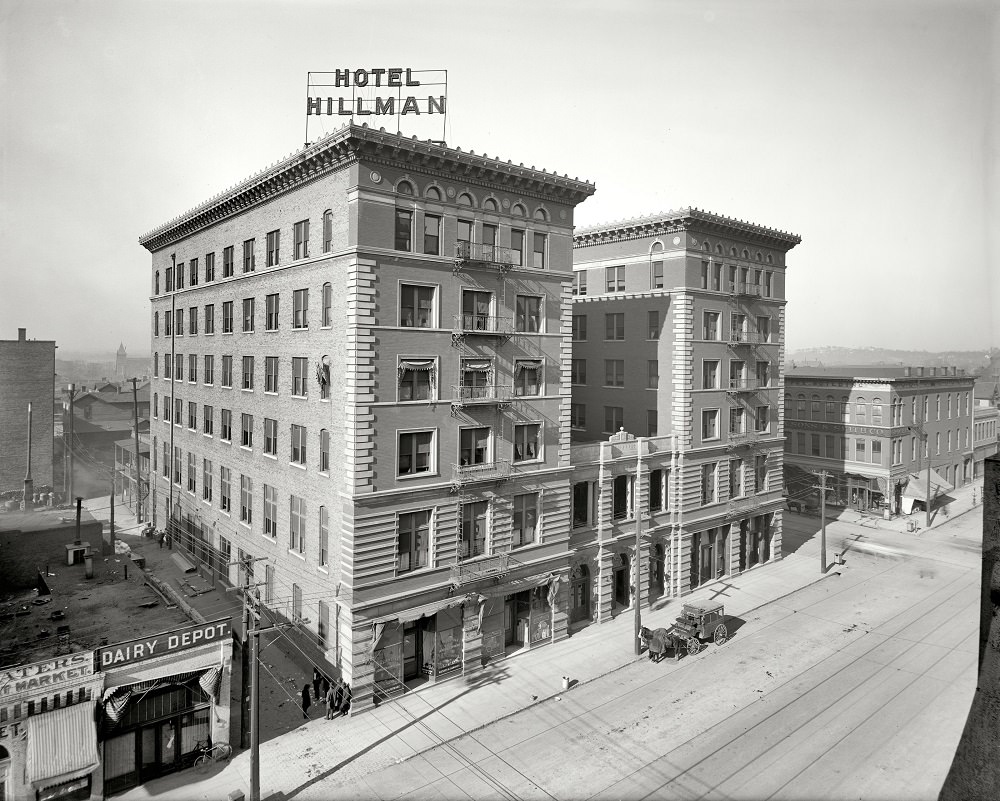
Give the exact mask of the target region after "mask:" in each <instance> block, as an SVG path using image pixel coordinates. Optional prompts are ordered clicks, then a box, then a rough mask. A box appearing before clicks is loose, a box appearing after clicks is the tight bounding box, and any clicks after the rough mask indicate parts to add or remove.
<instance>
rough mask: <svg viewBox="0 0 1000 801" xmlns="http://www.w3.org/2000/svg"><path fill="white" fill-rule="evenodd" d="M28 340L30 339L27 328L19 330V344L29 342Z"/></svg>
mask: <svg viewBox="0 0 1000 801" xmlns="http://www.w3.org/2000/svg"><path fill="white" fill-rule="evenodd" d="M27 339H28V329H27V328H18V329H17V341H18V342H25V341H27Z"/></svg>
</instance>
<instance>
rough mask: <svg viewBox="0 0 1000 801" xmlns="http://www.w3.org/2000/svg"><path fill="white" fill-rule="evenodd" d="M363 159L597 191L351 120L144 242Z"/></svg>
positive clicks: (521, 185)
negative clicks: (352, 122)
mask: <svg viewBox="0 0 1000 801" xmlns="http://www.w3.org/2000/svg"><path fill="white" fill-rule="evenodd" d="M362 160H363V161H365V162H370V163H379V164H384V165H389V166H394V167H399V168H403V169H406V170H414V171H419V172H423V173H427V174H432V175H435V176H437V177H450V178H451V179H453V180H455V181H461V182H464V183H469V184H477V185H480V186H488V187H490V188H492V189H502V190H505V191H508V192H511V193H519V194H523V195H528V196H531V197H535V198H537V199H548V200H555V201H560V202H563V203H568V204H573V205H575V204H577V203H580V202H582V201H583V200H585V199H586V198H587V197H589V196H590V195H592V194H594V192H595V190H596V187H595V186H594V184H592V183H589V182H587V181H581V180H579V179H578V178H569V177H568V176H566V175H562V176H559V175H557V174H556V173H554V172H552V173H550V172H548V171H547V170H544V169H543V170H536V169H535V168H534V167H533V166H532V167H530V168H529V167H525V166H524V165H523V164H517V165H515V164H513V163H512V162H510V161H509V160H508V161H506V162H503V161H500V160H499V159H497V158H491V157H490V156H487V155H485V154H483V155H477V154H476V153H475V151H469V152H468V153H465V152H463V151H462V149H461V148H449V147H447V146H445V145H441V144H438V143H436V142H431V141H423V140H419V139H417V138H416V137H412V138H410V139H407V138H405V137H403V136H402V135H400V134H390V133H386V131H385V129H382V128H380V129H378V130H375V129H373V128H369V127H368V126H367V125H360V126H358V125H354V124H347V125H345V126H344V127H343V128H341V129H340V130H338V131H335V132H334V133H332V134H330V135H329V136H326V137H324V138H323V139H321V140H319V141H318V142H315V143H313V144H311V145H308V146H307V147H304V148H303V149H302V150H299V151H297V152H295V153H292V154H290V155H289V156H287V157H286V158H284V159H282V160H281V161H279V162H277V163H275V164H273V165H271V166H270V167H267V168H265V169H264V170H261V171H260V172H258V173H256V174H255V175H252V176H251V177H250V178H247V179H246V180H245V181H242V182H240V183H238V184H236V185H234V186H231V187H229V188H228V189H226V190H225V191H223V192H220V193H219V194H217V195H215V196H214V197H212V198H210V199H209V200H207V201H205V202H204V203H202V204H200V205H198V206H196V207H195V208H193V209H190V210H188V211H186V212H184V213H183V214H181V215H179V216H178V217H175V218H174V219H172V220H170V221H169V222H167V223H165V224H163V225H161V226H159V227H157V228H154V229H153V230H152V231H150V232H148V233H146V234H143V235H142V236H141V237H139V244H140V245H142V246H143V247H144V248H146V249H147V250H149V251H150V252H154V251H157V250H160V249H162V248H164V247H167V246H168V245H170V244H171V243H173V242H176V241H178V240H180V239H183V238H184V237H186V236H189V235H191V234H193V233H195V232H197V231H200V230H202V229H204V228H206V227H208V226H210V225H213V224H215V223H217V222H219V221H220V220H223V219H226V218H227V217H231V216H233V215H235V214H238V213H241V212H243V211H245V210H247V209H249V208H252V207H253V206H257V205H259V204H261V203H264V202H266V201H269V200H272V199H274V198H275V197H277V196H278V195H281V194H283V193H285V192H287V191H290V190H292V189H295V188H298V187H300V186H302V185H303V184H305V183H308V182H309V181H313V180H315V179H317V178H319V177H321V176H323V175H326V174H328V173H330V172H332V171H334V170H337V169H342V168H344V167H346V166H349V165H350V164H354V163H357V162H359V161H362Z"/></svg>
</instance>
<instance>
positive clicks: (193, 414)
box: [188, 401, 198, 431]
mask: <svg viewBox="0 0 1000 801" xmlns="http://www.w3.org/2000/svg"><path fill="white" fill-rule="evenodd" d="M188 428H189V429H191V430H192V431H197V430H198V404H197V403H195V402H194V401H188Z"/></svg>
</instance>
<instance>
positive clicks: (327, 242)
mask: <svg viewBox="0 0 1000 801" xmlns="http://www.w3.org/2000/svg"><path fill="white" fill-rule="evenodd" d="M332 248H333V212H332V211H331V210H330V209H327V210H326V211H324V212H323V252H324V253H329V252H330V250H331V249H332Z"/></svg>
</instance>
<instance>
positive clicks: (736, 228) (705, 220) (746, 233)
mask: <svg viewBox="0 0 1000 801" xmlns="http://www.w3.org/2000/svg"><path fill="white" fill-rule="evenodd" d="M694 230H697V231H703V232H704V231H707V232H710V233H714V234H721V235H730V236H732V235H733V234H737V235H739V236H740V237H741V238H742V239H744V240H746V241H750V242H754V243H755V244H760V245H763V246H765V247H771V248H775V249H778V250H782V251H788V250H790V249H791V248H793V247H795V245H797V244H799V243H800V242H801V241H802V237H800V236H799V235H798V234H791V233H788V232H786V231H779V230H778V229H776V228H767V227H765V226H763V225H757V224H755V223H750V222H746V221H744V220H737V219H735V218H733V217H726V216H724V215H721V214H714V213H712V212H709V211H703V210H701V209H698V208H692V207H690V206H688V207H685V208H681V209H677V210H676V211H674V210H671V211H667V212H661V213H659V214H652V215H648V216H645V217H634V218H632V219H628V220H619V221H615V222H611V223H604V224H601V225H596V226H590V227H587V228H581V229H579V230H578V231H577V233H576V235H575V236H574V237H573V245H574V247H578V248H579V247H588V246H590V245H599V244H603V243H606V242H620V241H626V240H630V239H639V238H642V237H648V236H656V235H662V234H674V233H681V232H684V231H694Z"/></svg>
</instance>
